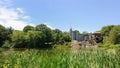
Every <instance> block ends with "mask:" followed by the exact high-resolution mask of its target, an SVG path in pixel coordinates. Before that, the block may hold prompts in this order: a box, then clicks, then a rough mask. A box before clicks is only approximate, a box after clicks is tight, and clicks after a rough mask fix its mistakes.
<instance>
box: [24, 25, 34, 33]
mask: <svg viewBox="0 0 120 68" xmlns="http://www.w3.org/2000/svg"><path fill="white" fill-rule="evenodd" d="M23 31H24V32H28V31H34V27H33V26H31V25H27V26H25V27H24V29H23Z"/></svg>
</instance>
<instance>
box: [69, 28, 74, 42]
mask: <svg viewBox="0 0 120 68" xmlns="http://www.w3.org/2000/svg"><path fill="white" fill-rule="evenodd" d="M72 33H73V31H72V28H70V38H71V40H73V39H72Z"/></svg>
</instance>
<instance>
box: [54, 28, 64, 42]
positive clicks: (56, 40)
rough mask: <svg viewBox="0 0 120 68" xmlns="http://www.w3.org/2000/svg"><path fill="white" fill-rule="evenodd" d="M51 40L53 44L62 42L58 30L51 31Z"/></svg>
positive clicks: (60, 33) (60, 32)
mask: <svg viewBox="0 0 120 68" xmlns="http://www.w3.org/2000/svg"><path fill="white" fill-rule="evenodd" d="M52 38H53V42H54V43H57V42H60V41H62V31H60V30H59V29H55V30H53V31H52Z"/></svg>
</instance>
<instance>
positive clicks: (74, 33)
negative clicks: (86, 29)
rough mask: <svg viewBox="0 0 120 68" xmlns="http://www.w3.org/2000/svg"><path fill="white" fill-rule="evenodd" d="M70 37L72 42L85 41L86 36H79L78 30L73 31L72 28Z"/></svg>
mask: <svg viewBox="0 0 120 68" xmlns="http://www.w3.org/2000/svg"><path fill="white" fill-rule="evenodd" d="M70 37H71V40H77V41H83V40H84V35H82V34H79V32H78V31H77V30H75V31H73V30H72V28H71V29H70Z"/></svg>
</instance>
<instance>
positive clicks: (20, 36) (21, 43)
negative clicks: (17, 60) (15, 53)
mask: <svg viewBox="0 0 120 68" xmlns="http://www.w3.org/2000/svg"><path fill="white" fill-rule="evenodd" d="M28 41H29V37H28V35H27V34H26V33H24V32H22V31H14V32H13V33H12V43H13V47H15V48H25V47H27V46H28V43H29V42H28Z"/></svg>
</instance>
